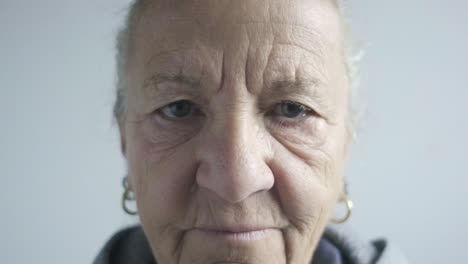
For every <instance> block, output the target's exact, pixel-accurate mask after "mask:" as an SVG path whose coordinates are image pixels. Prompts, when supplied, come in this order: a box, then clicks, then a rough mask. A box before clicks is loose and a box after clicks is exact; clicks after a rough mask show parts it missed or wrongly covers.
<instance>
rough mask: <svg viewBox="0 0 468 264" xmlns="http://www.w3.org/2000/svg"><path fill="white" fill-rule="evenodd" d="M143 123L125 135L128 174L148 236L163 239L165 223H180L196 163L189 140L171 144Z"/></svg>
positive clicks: (188, 202) (185, 207)
mask: <svg viewBox="0 0 468 264" xmlns="http://www.w3.org/2000/svg"><path fill="white" fill-rule="evenodd" d="M148 131H153V130H151V129H149V128H148V127H145V126H144V125H142V127H140V128H139V129H138V128H137V129H134V130H133V131H132V132H131V133H129V136H128V140H127V141H128V154H127V160H128V166H129V175H130V178H131V181H132V185H133V188H134V191H135V193H136V198H137V204H138V212H139V216H140V219H141V222H142V224H143V226H144V227H145V229H146V230H147V231H148V232H149V233H150V234H148V235H149V237H154V238H157V239H158V240H160V239H162V237H164V236H165V235H164V234H163V232H164V231H165V228H166V227H167V226H168V225H177V224H180V223H178V222H177V221H178V220H179V219H184V217H183V213H184V212H186V211H187V208H188V207H189V206H190V201H191V200H192V199H191V197H192V193H193V186H194V185H193V183H194V180H195V171H196V169H197V168H196V167H197V163H196V161H195V159H194V154H193V153H194V152H193V148H192V146H191V144H190V143H187V142H185V143H184V144H182V143H178V144H174V142H175V141H173V140H172V138H168V137H167V136H166V135H165V132H161V133H160V134H155V133H151V134H148Z"/></svg>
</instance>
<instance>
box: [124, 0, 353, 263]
mask: <svg viewBox="0 0 468 264" xmlns="http://www.w3.org/2000/svg"><path fill="white" fill-rule="evenodd" d="M135 30H136V31H135V35H134V40H133V45H132V51H133V52H132V54H131V60H130V64H129V66H130V67H129V68H130V69H129V86H130V89H129V92H128V95H129V97H128V113H127V115H126V117H125V119H124V121H123V122H122V123H121V132H122V139H123V146H124V153H125V155H126V158H127V160H128V169H129V176H130V183H131V186H132V188H133V190H134V191H135V193H136V197H137V204H138V211H139V215H140V218H141V223H142V226H143V229H144V232H145V234H146V236H147V238H148V241H149V243H150V245H151V247H152V250H153V253H154V255H155V256H156V258H157V259H158V262H159V263H163V264H167V263H182V264H185V263H201V264H206V263H309V261H310V258H311V256H312V254H313V249H314V248H315V246H316V244H317V242H318V240H319V238H320V236H321V234H322V232H323V230H324V227H325V225H326V224H327V223H328V221H329V219H330V215H331V213H330V212H331V211H332V209H333V207H334V205H335V204H336V201H337V199H338V196H339V195H340V193H341V192H342V188H343V179H342V174H343V165H344V159H345V156H346V146H347V142H348V133H347V129H346V128H347V126H346V124H347V115H348V111H347V108H348V107H347V97H348V95H347V92H348V77H347V74H346V67H345V63H344V58H343V32H342V30H343V29H342V26H341V21H340V17H339V15H338V11H337V9H336V7H335V5H334V4H333V3H332V1H325V0H324V1H319V0H304V1H300V0H293V1H281V0H276V1H271V0H270V1H254V0H246V1H236V0H232V1H219V0H211V1H208V0H207V1H160V2H155V3H153V4H150V5H149V6H146V7H145V9H144V10H143V12H142V13H141V14H140V17H139V20H138V23H137V26H136V28H135Z"/></svg>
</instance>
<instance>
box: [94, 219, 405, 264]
mask: <svg viewBox="0 0 468 264" xmlns="http://www.w3.org/2000/svg"><path fill="white" fill-rule="evenodd" d="M407 263H408V262H407V261H406V260H405V258H404V257H403V255H402V254H401V253H400V252H399V251H398V250H397V249H396V248H394V247H393V246H391V245H390V244H389V243H388V242H387V241H385V240H383V239H380V240H375V241H372V242H370V243H362V242H360V241H358V240H356V239H355V236H353V235H349V233H348V232H346V231H344V230H340V229H336V228H327V230H326V231H325V232H324V234H323V236H322V238H321V240H320V242H319V244H318V246H317V248H316V251H315V254H314V259H313V260H311V264H407ZM93 264H156V261H155V259H154V257H153V255H152V253H151V249H150V247H149V245H148V242H147V240H146V237H145V235H144V233H143V231H142V229H141V227H140V226H135V227H130V228H127V229H124V230H121V231H119V232H118V233H116V234H115V235H114V236H113V237H112V238H111V239H110V240H109V241H108V242H107V243H106V244H105V246H104V247H103V248H102V250H101V252H100V253H99V255H98V256H97V257H96V259H95V260H94V262H93Z"/></svg>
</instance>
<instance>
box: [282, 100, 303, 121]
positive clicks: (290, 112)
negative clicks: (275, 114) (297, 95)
mask: <svg viewBox="0 0 468 264" xmlns="http://www.w3.org/2000/svg"><path fill="white" fill-rule="evenodd" d="M302 111H303V109H302V107H301V106H299V105H297V104H292V103H285V104H283V113H284V115H285V116H286V117H289V118H293V117H297V116H299V115H300V114H301V113H302Z"/></svg>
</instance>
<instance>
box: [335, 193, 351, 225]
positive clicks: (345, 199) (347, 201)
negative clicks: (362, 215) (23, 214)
mask: <svg viewBox="0 0 468 264" xmlns="http://www.w3.org/2000/svg"><path fill="white" fill-rule="evenodd" d="M339 202H340V203H344V204H345V205H346V215H345V216H344V217H343V218H341V219H337V218H333V219H332V220H331V221H332V223H334V224H343V223H344V222H346V221H348V220H349V218H350V217H351V213H352V212H353V206H354V204H353V201H351V199H349V197H348V196H347V195H343V196H342V197H341V199H340V201H339Z"/></svg>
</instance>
